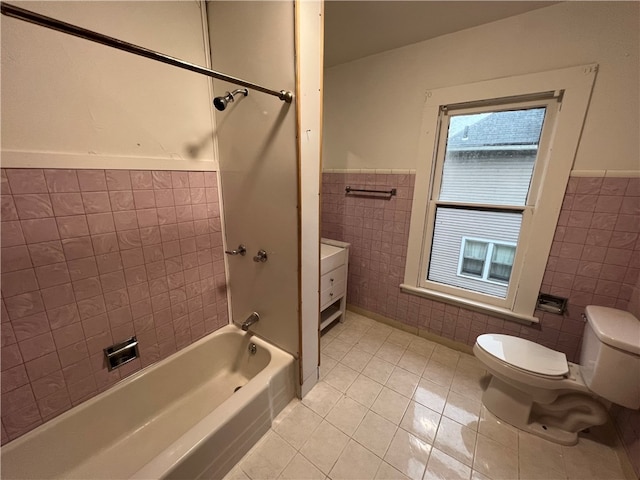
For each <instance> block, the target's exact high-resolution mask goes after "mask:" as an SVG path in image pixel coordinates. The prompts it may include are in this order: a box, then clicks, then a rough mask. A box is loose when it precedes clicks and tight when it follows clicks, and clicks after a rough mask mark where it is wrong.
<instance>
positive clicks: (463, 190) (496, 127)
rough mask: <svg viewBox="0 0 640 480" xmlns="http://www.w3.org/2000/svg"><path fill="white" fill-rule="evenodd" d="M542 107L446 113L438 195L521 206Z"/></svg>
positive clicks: (535, 145) (535, 152)
mask: <svg viewBox="0 0 640 480" xmlns="http://www.w3.org/2000/svg"><path fill="white" fill-rule="evenodd" d="M545 111H546V109H545V108H532V109H526V110H511V111H504V112H489V113H478V114H472V115H457V116H452V117H451V119H450V121H449V132H448V138H447V147H446V152H445V160H444V166H443V171H442V186H441V188H440V198H439V199H440V200H441V201H455V202H466V203H484V204H491V205H525V202H526V200H527V194H528V192H529V184H530V183H531V175H532V174H533V166H534V163H535V159H536V155H537V153H538V144H539V142H540V135H541V132H542V122H543V120H544V114H545Z"/></svg>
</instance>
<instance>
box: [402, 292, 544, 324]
mask: <svg viewBox="0 0 640 480" xmlns="http://www.w3.org/2000/svg"><path fill="white" fill-rule="evenodd" d="M400 290H401V291H402V292H404V293H408V294H410V295H417V296H419V297H424V298H430V299H432V300H438V301H440V302H443V303H448V304H451V305H456V306H457V307H462V308H467V309H469V310H473V311H476V312H481V313H486V314H488V315H491V316H494V317H498V318H501V319H503V320H509V321H512V322H516V323H520V324H524V325H532V324H536V323H540V320H539V319H538V318H537V317H534V316H532V315H523V314H520V313H515V312H512V311H511V310H508V309H506V308H501V307H496V306H494V305H487V304H486V303H481V302H476V301H473V300H468V299H465V298H460V297H456V296H454V295H448V294H446V293H441V292H436V291H433V290H427V289H426V288H420V287H414V286H412V285H407V284H406V283H403V284H401V285H400Z"/></svg>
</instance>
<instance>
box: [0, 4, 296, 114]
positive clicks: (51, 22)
mask: <svg viewBox="0 0 640 480" xmlns="http://www.w3.org/2000/svg"><path fill="white" fill-rule="evenodd" d="M0 7H1V9H2V14H3V15H6V16H8V17H12V18H17V19H18V20H23V21H25V22H29V23H34V24H36V25H40V26H41V27H46V28H50V29H52V30H57V31H58V32H62V33H66V34H68V35H73V36H75V37H80V38H84V39H85V40H90V41H92V42H96V43H100V44H102V45H107V46H108V47H113V48H117V49H118V50H123V51H125V52H129V53H133V54H135V55H140V56H141V57H146V58H149V59H151V60H156V61H158V62H162V63H166V64H168V65H173V66H174V67H179V68H182V69H184V70H190V71H192V72H196V73H199V74H201V75H206V76H207V77H212V78H216V79H218V80H224V81H225V82H229V83H233V84H235V85H240V86H242V87H247V88H251V89H253V90H258V91H259V92H262V93H267V94H269V95H273V96H274V97H278V98H279V99H280V100H282V101H283V102H286V103H291V102H292V100H293V93H292V92H288V91H285V90H280V91H277V90H271V89H269V88H265V87H263V86H261V85H257V84H255V83H251V82H247V81H246V80H242V79H240V78H236V77H232V76H230V75H225V74H224V73H220V72H216V71H214V70H210V69H208V68H204V67H201V66H200V65H194V64H193V63H189V62H185V61H184V60H180V59H178V58H175V57H170V56H169V55H165V54H164V53H160V52H156V51H154V50H150V49H148V48H144V47H140V46H138V45H134V44H132V43H129V42H125V41H122V40H118V39H117V38H113V37H109V36H107V35H103V34H101V33H98V32H94V31H92V30H87V29H86V28H82V27H78V26H76V25H72V24H70V23H66V22H62V21H60V20H57V19H55V18H51V17H46V16H44V15H40V14H39V13H35V12H32V11H30V10H25V9H24V8H20V7H16V6H15V5H11V4H8V3H4V2H2V4H0Z"/></svg>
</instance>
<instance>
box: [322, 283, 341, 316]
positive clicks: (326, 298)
mask: <svg viewBox="0 0 640 480" xmlns="http://www.w3.org/2000/svg"><path fill="white" fill-rule="evenodd" d="M344 292H345V282H344V280H341V281H339V282H335V283H334V284H333V285H331V286H330V287H329V288H327V289H325V290H323V291H322V292H320V309H321V310H322V309H324V308H325V307H327V306H328V305H331V304H332V303H333V302H335V301H336V300H337V299H338V298H340V297H342V296H343V295H344Z"/></svg>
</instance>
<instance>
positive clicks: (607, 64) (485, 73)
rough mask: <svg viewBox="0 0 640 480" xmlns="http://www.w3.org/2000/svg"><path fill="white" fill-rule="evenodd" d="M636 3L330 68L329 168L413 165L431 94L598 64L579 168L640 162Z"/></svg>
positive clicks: (547, 11) (551, 16)
mask: <svg viewBox="0 0 640 480" xmlns="http://www.w3.org/2000/svg"><path fill="white" fill-rule="evenodd" d="M639 19H640V4H638V3H637V2H566V3H561V4H558V5H554V6H551V7H547V8H543V9H540V10H536V11H533V12H529V13H525V14H522V15H518V16H515V17H511V18H507V19H504V20H500V21H497V22H493V23H489V24H486V25H482V26H479V27H475V28H471V29H468V30H464V31H461V32H457V33H454V34H450V35H444V36H442V37H438V38H435V39H432V40H428V41H425V42H421V43H417V44H414V45H410V46H407V47H403V48H399V49H395V50H391V51H388V52H385V53H382V54H379V55H375V56H371V57H367V58H364V59H361V60H357V61H354V62H350V63H347V64H343V65H339V66H336V67H333V68H330V69H327V70H326V71H325V97H324V115H325V117H324V118H325V121H324V143H323V167H324V168H325V169H332V168H338V169H377V168H379V169H394V168H395V169H415V168H416V164H417V161H418V157H417V155H418V154H417V152H418V139H419V132H418V130H419V128H420V125H421V123H422V122H421V118H422V109H423V104H424V95H425V92H426V91H427V90H429V89H432V88H438V87H444V86H451V85H460V84H466V83H473V82H477V81H482V80H488V79H492V78H501V77H508V76H514V75H522V74H527V73H535V72H541V71H545V70H553V69H559V68H564V67H570V66H575V65H581V64H588V63H598V64H599V66H600V68H599V72H598V75H597V78H596V82H595V86H594V90H593V96H592V100H591V104H590V108H589V111H588V113H587V119H586V123H585V128H584V131H583V135H582V139H581V142H580V145H579V148H578V153H577V157H576V160H575V163H574V167H573V168H574V170H618V171H622V172H620V173H624V172H631V171H637V170H638V169H639V166H640V163H639V162H640V152H639V145H640V144H639V134H638V132H639V131H640V120H639V117H640V103H639V96H640V95H639V94H640V88H639V85H640V77H639V71H640V67H639V60H638V59H639V56H640V52H639V46H640V38H639V31H640V29H639Z"/></svg>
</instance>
